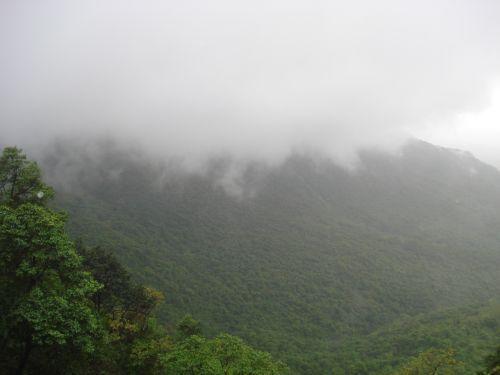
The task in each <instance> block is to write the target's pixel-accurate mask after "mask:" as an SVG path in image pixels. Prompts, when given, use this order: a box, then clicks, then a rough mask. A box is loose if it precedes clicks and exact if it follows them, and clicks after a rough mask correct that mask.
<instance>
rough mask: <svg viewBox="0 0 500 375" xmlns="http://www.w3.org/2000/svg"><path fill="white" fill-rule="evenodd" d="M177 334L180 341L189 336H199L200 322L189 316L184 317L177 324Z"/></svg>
mask: <svg viewBox="0 0 500 375" xmlns="http://www.w3.org/2000/svg"><path fill="white" fill-rule="evenodd" d="M177 333H178V335H179V339H180V340H184V339H186V338H188V337H190V336H194V335H198V336H200V335H201V325H200V322H199V321H197V320H196V319H194V318H193V317H192V316H191V315H189V314H188V315H186V316H184V317H183V318H182V319H181V320H180V321H179V323H177Z"/></svg>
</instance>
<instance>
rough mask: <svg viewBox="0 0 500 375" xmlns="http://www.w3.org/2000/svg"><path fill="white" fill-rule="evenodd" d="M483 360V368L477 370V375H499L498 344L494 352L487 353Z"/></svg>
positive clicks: (499, 355)
mask: <svg viewBox="0 0 500 375" xmlns="http://www.w3.org/2000/svg"><path fill="white" fill-rule="evenodd" d="M484 362H485V370H484V371H481V372H478V375H500V346H498V347H497V349H496V350H495V352H494V353H492V354H490V355H488V356H487V357H486V358H485V360H484Z"/></svg>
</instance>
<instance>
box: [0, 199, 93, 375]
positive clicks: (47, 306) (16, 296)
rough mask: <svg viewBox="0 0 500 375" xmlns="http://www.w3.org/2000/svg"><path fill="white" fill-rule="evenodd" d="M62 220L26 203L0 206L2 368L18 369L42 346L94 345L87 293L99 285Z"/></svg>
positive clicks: (87, 348) (76, 347) (89, 349)
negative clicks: (83, 267)
mask: <svg viewBox="0 0 500 375" xmlns="http://www.w3.org/2000/svg"><path fill="white" fill-rule="evenodd" d="M64 223H65V220H64V216H63V215H61V214H58V213H55V212H52V211H50V210H48V209H46V208H44V207H41V206H38V205H34V204H31V203H25V204H22V205H20V206H18V207H9V206H6V205H1V206H0V269H2V273H1V275H0V303H1V311H2V314H1V317H0V330H1V340H2V341H1V345H2V351H1V353H2V354H3V355H2V358H1V360H2V362H3V366H4V368H11V369H14V368H15V369H16V371H17V372H18V373H21V372H22V371H23V370H24V369H25V368H26V366H27V365H28V363H29V358H30V355H31V354H32V352H33V351H35V350H37V349H41V348H43V349H44V350H46V349H47V348H53V349H54V350H58V348H59V347H63V346H71V347H72V348H73V350H76V351H85V352H92V351H93V349H94V345H93V341H94V338H95V337H96V336H98V334H99V325H98V321H97V318H96V315H95V314H94V312H93V311H92V309H91V306H90V303H89V297H90V296H91V295H92V294H93V293H95V292H96V291H97V290H98V289H99V287H100V285H99V284H98V283H97V282H96V281H95V280H94V279H93V278H92V277H91V275H90V274H89V273H88V272H85V271H83V269H82V266H81V258H80V257H79V256H78V255H77V253H76V251H75V248H74V244H73V243H72V242H71V241H70V240H69V238H68V236H67V235H66V233H65V232H64ZM59 349H60V348H59Z"/></svg>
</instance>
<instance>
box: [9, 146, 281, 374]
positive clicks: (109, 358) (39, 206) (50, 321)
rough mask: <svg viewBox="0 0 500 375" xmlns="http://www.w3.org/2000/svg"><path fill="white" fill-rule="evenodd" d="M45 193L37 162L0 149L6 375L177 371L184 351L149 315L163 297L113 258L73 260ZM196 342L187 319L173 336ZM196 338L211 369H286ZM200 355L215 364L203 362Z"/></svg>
mask: <svg viewBox="0 0 500 375" xmlns="http://www.w3.org/2000/svg"><path fill="white" fill-rule="evenodd" d="M41 192H43V193H44V194H40V193H41ZM51 192H52V190H51V189H50V188H49V187H47V186H46V185H44V184H43V183H42V182H41V180H40V172H39V169H38V167H37V166H36V164H35V163H33V162H30V161H27V160H26V157H25V155H24V154H22V153H21V152H20V150H18V149H16V148H7V149H5V150H4V152H3V156H2V158H0V194H1V195H0V269H1V270H2V273H0V311H1V315H0V349H1V350H0V366H1V367H0V368H1V371H2V373H15V374H23V373H30V374H35V373H37V374H38V373H47V374H49V373H50V374H52V373H68V374H137V373H139V374H163V373H166V371H167V370H166V367H168V366H170V365H172V363H175V362H179V361H180V362H182V358H178V359H176V358H175V354H173V353H179V354H180V355H181V354H182V352H180V351H179V348H178V347H176V346H175V345H174V343H173V341H172V339H171V338H170V336H169V335H167V332H166V329H165V328H164V327H163V326H161V325H159V324H158V323H157V322H156V320H155V318H154V316H153V311H154V310H155V308H156V307H157V305H158V304H160V303H161V302H162V301H163V299H164V297H163V294H162V293H161V292H159V291H157V290H155V289H153V288H150V287H146V286H142V285H140V284H137V283H136V282H134V281H132V279H131V277H130V275H129V273H128V272H127V271H126V270H125V268H124V267H123V266H122V265H121V264H120V263H119V262H118V261H117V260H116V258H115V257H114V255H112V254H111V253H110V252H109V251H106V250H102V249H101V248H87V247H85V246H83V245H82V244H81V243H79V244H78V252H77V249H76V247H75V244H74V243H73V242H72V241H71V240H70V239H69V238H68V236H67V234H66V233H65V228H64V226H65V218H66V217H65V215H63V214H60V213H57V212H54V211H52V210H50V209H48V208H47V207H45V206H44V203H45V202H46V200H47V199H48V198H50V196H51ZM78 253H80V254H81V255H79V254H78ZM198 333H200V330H199V323H198V322H197V321H195V320H194V319H193V318H191V317H189V316H188V317H186V318H185V319H184V320H183V321H182V322H181V323H180V324H179V333H178V334H177V335H176V336H177V337H186V336H188V335H193V334H198ZM191 337H198V336H191ZM199 339H200V340H205V341H206V343H207V344H206V345H204V347H203V348H204V352H200V353H196V352H193V350H191V351H190V355H192V356H195V357H196V356H203V358H204V360H207V361H209V362H213V361H216V360H218V359H219V358H221V359H222V360H224V361H226V362H227V363H226V362H224V363H223V366H224V368H225V369H227V371H229V372H225V373H234V374H237V373H245V374H250V373H255V374H264V373H266V374H273V373H278V372H275V370H276V369H278V368H282V366H281V365H279V364H277V363H276V362H273V361H272V360H271V358H270V356H269V355H267V354H264V353H261V352H257V351H254V350H253V349H251V348H250V347H248V346H246V345H244V344H243V342H242V341H241V340H239V339H236V338H232V337H229V336H227V337H226V336H221V338H218V339H215V340H213V341H210V340H206V339H203V338H199ZM178 345H181V344H178ZM182 345H183V344H182ZM211 346H213V347H214V348H215V349H214V350H215V352H214V350H212V349H210V347H211ZM205 347H206V348H205ZM191 349H192V348H191ZM207 351H208V352H207ZM206 352H207V353H211V355H212V356H213V358H208V357H205V354H207V353H206ZM166 358H168V359H167V360H166ZM268 370H269V371H268ZM236 371H238V372H236ZM242 371H243V372H242ZM262 371H265V372H262ZM168 373H172V372H168Z"/></svg>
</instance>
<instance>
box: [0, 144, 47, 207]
mask: <svg viewBox="0 0 500 375" xmlns="http://www.w3.org/2000/svg"><path fill="white" fill-rule="evenodd" d="M53 195H54V192H53V190H52V188H51V187H49V186H47V185H45V184H44V183H43V182H42V179H41V172H40V168H39V167H38V165H37V163H36V162H34V161H30V160H28V159H27V158H26V155H25V154H24V153H23V152H22V150H20V149H18V148H16V147H6V148H5V149H4V150H3V153H2V156H1V157H0V204H7V205H9V206H12V207H17V206H19V205H21V204H23V203H35V204H42V205H43V204H45V203H46V202H47V201H48V200H49V199H50V198H52V196H53Z"/></svg>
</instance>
